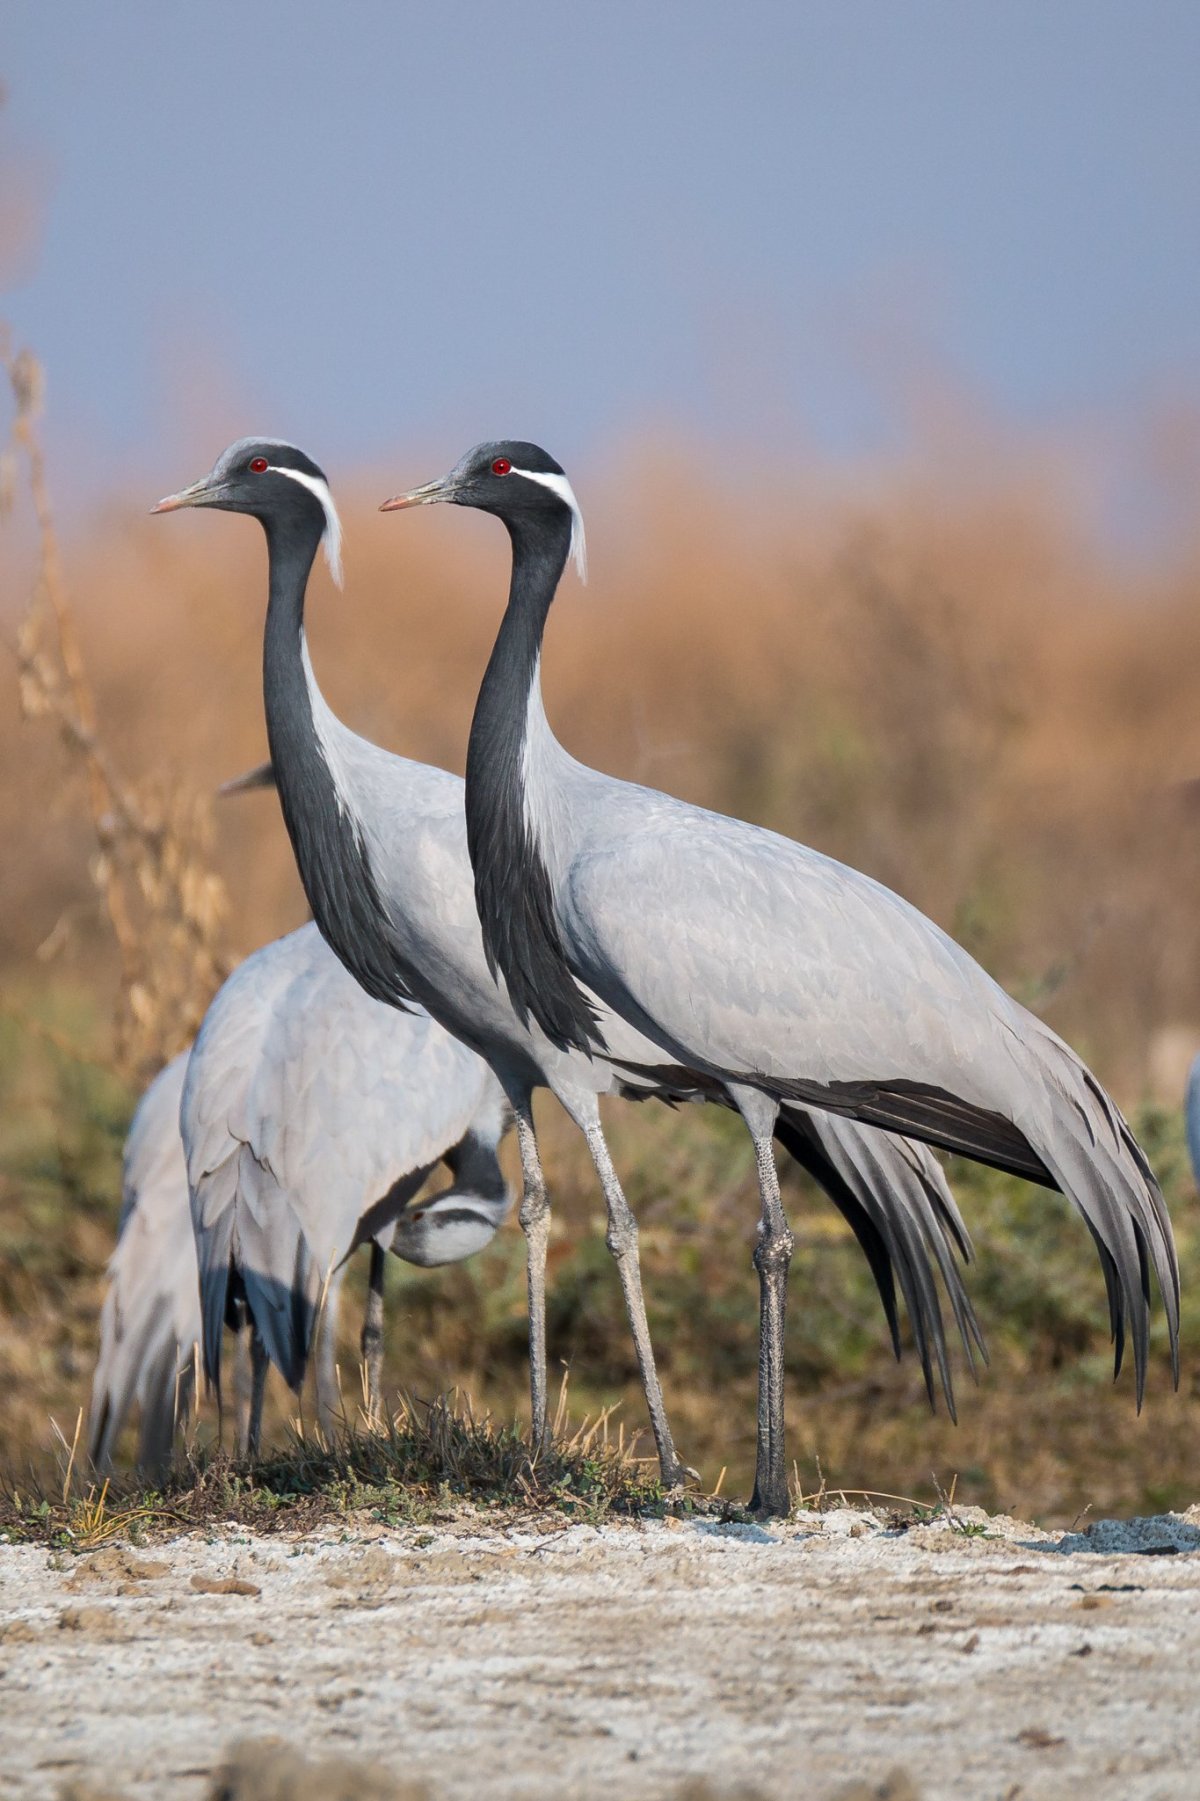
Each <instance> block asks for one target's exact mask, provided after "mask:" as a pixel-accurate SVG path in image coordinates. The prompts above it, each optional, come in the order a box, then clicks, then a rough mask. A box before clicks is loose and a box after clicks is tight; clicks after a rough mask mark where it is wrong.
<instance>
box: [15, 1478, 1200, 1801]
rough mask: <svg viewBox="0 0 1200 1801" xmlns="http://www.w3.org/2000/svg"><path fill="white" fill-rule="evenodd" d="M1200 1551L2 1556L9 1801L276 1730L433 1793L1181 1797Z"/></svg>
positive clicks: (1161, 1536)
mask: <svg viewBox="0 0 1200 1801" xmlns="http://www.w3.org/2000/svg"><path fill="white" fill-rule="evenodd" d="M1197 1552H1200V1510H1193V1512H1192V1513H1190V1514H1188V1515H1174V1514H1171V1515H1165V1516H1163V1517H1161V1518H1159V1519H1154V1520H1140V1521H1134V1522H1130V1523H1126V1524H1123V1525H1122V1524H1117V1523H1114V1522H1100V1523H1098V1524H1096V1525H1093V1526H1091V1527H1090V1528H1089V1529H1088V1530H1087V1531H1086V1532H1081V1533H1074V1534H1067V1535H1063V1534H1055V1535H1050V1534H1045V1533H1041V1532H1038V1531H1037V1530H1036V1529H1035V1528H1032V1527H1028V1526H1022V1525H1019V1524H1017V1523H1015V1522H1013V1521H1010V1520H1003V1519H987V1518H986V1516H984V1515H983V1514H981V1513H979V1512H978V1511H977V1510H973V1509H966V1510H964V1511H963V1512H962V1513H961V1514H960V1515H958V1526H957V1528H956V1527H954V1526H948V1525H946V1524H944V1523H943V1524H938V1525H934V1526H920V1527H917V1528H915V1529H914V1530H910V1531H908V1532H907V1533H895V1532H891V1531H888V1530H887V1529H885V1528H884V1527H883V1526H882V1525H881V1523H880V1522H879V1521H877V1520H875V1519H874V1518H873V1517H872V1516H870V1515H863V1514H860V1513H851V1512H850V1511H848V1510H844V1511H841V1512H834V1513H826V1514H824V1515H820V1516H817V1515H804V1516H801V1517H799V1518H798V1519H796V1520H795V1521H793V1522H789V1523H788V1524H787V1525H786V1526H782V1527H778V1528H771V1529H769V1530H763V1529H760V1528H758V1527H753V1526H719V1525H715V1524H705V1523H691V1522H683V1523H680V1522H675V1521H667V1522H653V1523H644V1524H620V1525H606V1526H604V1527H603V1528H601V1529H595V1528H591V1527H587V1526H571V1527H565V1528H564V1527H562V1526H560V1525H553V1524H548V1523H546V1522H541V1521H535V1522H534V1523H532V1524H526V1525H524V1526H514V1527H512V1528H510V1529H507V1530H506V1529H503V1528H495V1529H487V1528H484V1527H481V1525H480V1522H479V1516H478V1515H474V1516H471V1517H469V1518H466V1519H463V1520H461V1521H457V1522H454V1523H451V1524H447V1525H445V1526H440V1527H437V1528H432V1529H430V1528H427V1529H424V1530H422V1529H418V1528H404V1529H400V1530H396V1531H390V1530H385V1529H383V1528H368V1529H367V1530H366V1531H361V1532H353V1533H352V1532H341V1531H339V1532H337V1533H327V1534H325V1535H315V1536H306V1537H304V1538H297V1539H287V1538H282V1537H277V1538H257V1539H256V1538H251V1537H247V1536H246V1535H245V1534H244V1533H241V1532H238V1531H236V1530H234V1529H232V1528H230V1529H229V1530H227V1531H223V1532H216V1533H212V1534H209V1535H206V1536H203V1537H202V1536H199V1535H195V1536H192V1537H187V1538H182V1539H178V1540H176V1541H173V1542H172V1543H170V1544H166V1545H161V1544H160V1545H156V1546H154V1547H152V1548H149V1549H138V1550H126V1549H122V1548H119V1547H116V1548H109V1549H107V1550H105V1551H101V1552H98V1553H93V1554H92V1555H90V1556H85V1557H70V1556H64V1555H61V1554H50V1553H47V1552H46V1551H42V1550H34V1549H29V1548H21V1547H14V1546H0V1752H2V1755H0V1793H2V1794H3V1795H5V1796H10V1795H11V1796H14V1797H34V1796H37V1797H41V1796H57V1795H58V1794H59V1793H60V1791H61V1790H62V1789H63V1786H64V1785H65V1784H66V1783H68V1782H69V1781H70V1780H72V1779H74V1780H79V1779H85V1780H86V1781H90V1782H93V1783H95V1784H97V1785H102V1786H104V1787H105V1788H108V1789H112V1790H115V1791H117V1792H118V1793H120V1794H122V1795H128V1796H130V1797H138V1798H139V1801H150V1797H159V1796H162V1797H167V1796H170V1797H172V1798H174V1797H181V1798H182V1801H199V1797H202V1796H203V1795H205V1794H206V1793H207V1792H208V1788H209V1782H210V1779H211V1773H212V1771H213V1770H214V1768H215V1767H216V1766H217V1764H218V1763H219V1762H220V1760H221V1756H222V1753H223V1752H224V1751H225V1750H226V1749H227V1747H228V1746H229V1745H230V1744H231V1743H232V1742H233V1741H235V1740H238V1739H243V1738H247V1737H251V1738H256V1737H262V1736H265V1735H270V1734H275V1735H279V1736H280V1737H282V1738H284V1739H286V1740H287V1742H288V1743H289V1744H291V1745H293V1746H295V1747H297V1748H298V1749H301V1750H303V1751H305V1752H306V1753H309V1754H312V1755H317V1754H320V1755H323V1756H328V1755H331V1754H334V1753H337V1754H341V1755H343V1756H345V1755H349V1756H353V1757H363V1758H375V1759H378V1760H380V1761H381V1762H383V1763H384V1764H386V1765H387V1766H389V1767H390V1768H391V1769H392V1770H394V1771H395V1772H396V1774H397V1775H399V1776H403V1777H408V1778H413V1777H423V1778H425V1779H427V1780H428V1781H429V1783H430V1785H431V1789H432V1792H433V1794H434V1795H435V1796H437V1797H438V1798H439V1801H440V1798H441V1797H443V1796H444V1797H446V1801H467V1798H468V1797H472V1798H474V1797H479V1796H487V1797H497V1798H508V1797H512V1798H513V1801H515V1798H517V1797H521V1798H522V1801H534V1798H540V1797H546V1798H547V1801H548V1798H550V1797H554V1798H555V1801H562V1798H564V1797H588V1798H590V1797H597V1798H600V1797H603V1801H623V1798H624V1797H629V1798H630V1801H633V1798H635V1797H636V1798H641V1797H659V1796H661V1797H664V1798H666V1797H673V1796H675V1795H676V1794H677V1793H678V1792H679V1790H680V1787H681V1785H682V1784H683V1783H684V1781H685V1779H686V1778H697V1777H703V1778H706V1779H707V1782H708V1783H709V1784H710V1785H711V1793H712V1794H713V1795H714V1796H726V1795H739V1794H746V1795H753V1796H764V1797H772V1798H774V1797H779V1798H781V1801H782V1798H783V1797H793V1796H804V1797H813V1801H827V1798H828V1797H832V1796H834V1795H836V1794H837V1793H838V1791H839V1789H841V1788H842V1787H843V1785H846V1784H851V1783H857V1782H863V1783H865V1784H867V1785H868V1786H867V1788H865V1789H864V1790H862V1791H860V1792H862V1793H864V1794H869V1793H870V1792H871V1790H872V1788H873V1787H874V1785H876V1784H883V1782H884V1779H885V1777H887V1775H888V1773H889V1772H892V1773H895V1772H903V1773H904V1774H905V1775H906V1777H907V1779H908V1780H907V1781H905V1780H904V1779H903V1777H899V1778H895V1781H898V1782H899V1787H896V1786H895V1783H894V1786H893V1792H896V1793H899V1792H905V1793H910V1794H915V1795H917V1796H919V1797H921V1801H1058V1798H1059V1797H1067V1796H1071V1797H1080V1796H1082V1797H1085V1798H1086V1801H1109V1798H1110V1797H1111V1801H1177V1798H1178V1801H1185V1798H1187V1801H1191V1798H1194V1797H1196V1796H1200V1555H1197ZM231 1580H232V1582H233V1584H234V1589H235V1592H206V1591H207V1589H211V1587H212V1585H213V1584H217V1583H222V1582H225V1583H228V1582H230V1581H231ZM239 1588H240V1589H241V1590H243V1591H246V1592H236V1591H237V1589H239Z"/></svg>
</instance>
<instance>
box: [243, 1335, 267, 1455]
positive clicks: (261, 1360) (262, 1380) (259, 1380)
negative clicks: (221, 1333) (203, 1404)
mask: <svg viewBox="0 0 1200 1801" xmlns="http://www.w3.org/2000/svg"><path fill="white" fill-rule="evenodd" d="M269 1367H270V1358H269V1357H268V1356H267V1347H266V1345H265V1344H264V1343H263V1341H262V1339H261V1338H260V1337H259V1335H258V1328H257V1327H256V1326H255V1324H254V1321H253V1320H251V1322H250V1376H251V1387H250V1430H249V1432H248V1433H247V1435H246V1455H247V1457H250V1458H252V1459H253V1458H256V1457H257V1456H258V1453H259V1450H260V1448H261V1446H262V1416H263V1402H264V1401H265V1399H266V1394H267V1370H268V1369H269Z"/></svg>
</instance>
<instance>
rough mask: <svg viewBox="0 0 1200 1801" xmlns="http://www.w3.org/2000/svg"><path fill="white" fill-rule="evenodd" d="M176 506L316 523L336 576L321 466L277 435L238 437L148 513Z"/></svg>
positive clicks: (334, 538) (332, 516)
mask: <svg viewBox="0 0 1200 1801" xmlns="http://www.w3.org/2000/svg"><path fill="white" fill-rule="evenodd" d="M181 507H216V508H217V509H218V510H219V511H221V512H226V513H250V514H252V515H253V517H254V518H256V519H260V520H262V521H263V523H264V524H272V525H276V526H282V527H286V526H288V525H294V524H296V523H307V524H311V525H316V526H319V528H320V532H321V542H322V545H323V547H324V550H325V560H326V562H327V563H328V564H329V569H330V573H331V574H332V576H333V579H334V581H335V582H337V583H338V585H339V587H340V586H341V580H342V522H341V520H340V519H339V518H338V512H337V508H336V507H335V506H334V504H333V495H332V494H331V493H330V491H329V483H328V481H327V479H326V477H325V473H324V471H323V470H322V469H320V468H318V466H317V464H316V463H314V462H313V460H312V458H311V457H310V456H306V455H305V453H304V452H303V451H302V450H297V448H296V446H295V445H294V444H286V443H284V441H283V440H282V439H281V438H239V439H238V441H237V443H236V444H231V445H230V446H229V448H228V450H225V451H223V452H222V454H221V455H220V456H219V457H218V458H217V460H216V462H215V463H214V464H213V466H212V468H211V469H210V470H209V472H208V474H207V475H205V476H202V477H201V479H200V480H199V481H198V482H193V483H192V485H191V487H190V488H183V489H181V490H180V492H179V493H178V494H168V495H167V496H166V497H165V498H164V499H163V500H160V501H159V502H158V504H157V506H153V507H151V509H150V511H151V512H152V513H174V512H176V511H178V510H179V509H180V508H181Z"/></svg>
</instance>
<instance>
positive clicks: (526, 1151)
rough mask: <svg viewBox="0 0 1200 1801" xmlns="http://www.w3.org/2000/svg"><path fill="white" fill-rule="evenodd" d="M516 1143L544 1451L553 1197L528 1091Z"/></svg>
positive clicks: (537, 1436) (533, 1405) (533, 1384)
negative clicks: (548, 1263)
mask: <svg viewBox="0 0 1200 1801" xmlns="http://www.w3.org/2000/svg"><path fill="white" fill-rule="evenodd" d="M513 1112H514V1114H515V1116H516V1123H517V1143H518V1145H519V1146H520V1149H521V1175H522V1186H523V1191H524V1192H523V1193H522V1196H521V1211H520V1214H519V1216H518V1217H519V1218H520V1222H521V1230H522V1232H524V1234H525V1251H526V1258H527V1263H528V1280H529V1409H530V1417H531V1421H532V1431H533V1443H534V1447H535V1449H537V1450H545V1449H546V1448H547V1447H548V1446H549V1443H550V1421H549V1415H548V1411H547V1405H546V1246H547V1244H548V1243H549V1240H550V1200H549V1196H548V1195H547V1193H546V1178H545V1176H544V1175H543V1174H542V1160H541V1157H540V1156H539V1155H538V1148H537V1139H536V1138H535V1137H534V1132H533V1106H532V1101H531V1097H530V1096H529V1095H528V1093H526V1094H525V1095H523V1096H521V1097H520V1098H515V1097H513Z"/></svg>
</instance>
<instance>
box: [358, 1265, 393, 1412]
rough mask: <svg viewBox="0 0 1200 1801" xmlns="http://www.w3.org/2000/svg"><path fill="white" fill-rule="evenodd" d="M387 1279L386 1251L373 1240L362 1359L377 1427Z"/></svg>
mask: <svg viewBox="0 0 1200 1801" xmlns="http://www.w3.org/2000/svg"><path fill="white" fill-rule="evenodd" d="M386 1277H387V1252H386V1251H385V1250H384V1249H383V1247H382V1246H381V1245H380V1244H378V1243H377V1242H376V1241H375V1240H374V1239H372V1240H371V1273H370V1276H369V1277H368V1279H367V1305H366V1310H365V1312H364V1313H363V1328H362V1360H363V1363H364V1365H365V1366H366V1371H367V1420H368V1423H369V1424H370V1425H372V1426H375V1425H378V1423H379V1421H380V1419H381V1418H382V1417H383V1416H382V1388H383V1289H384V1282H385V1280H386Z"/></svg>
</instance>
